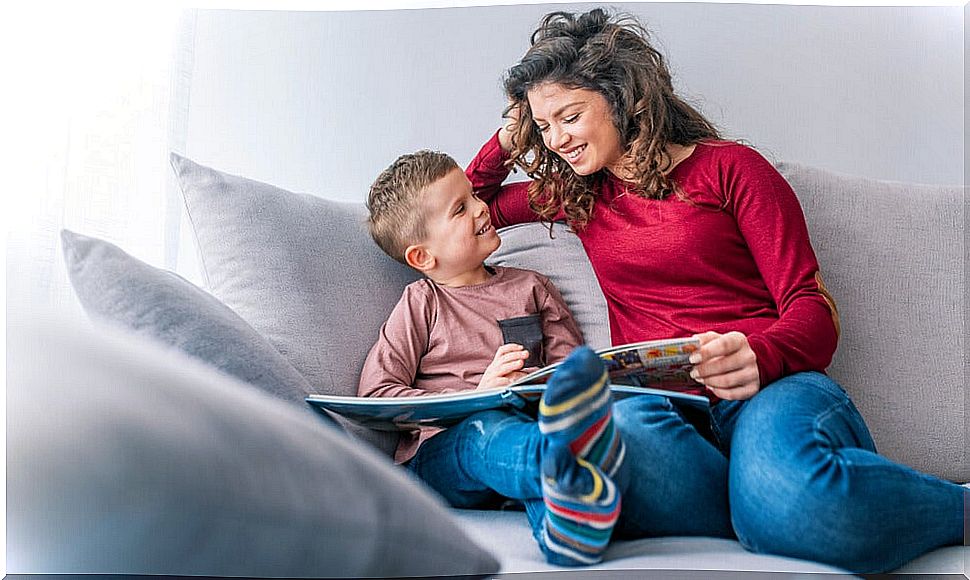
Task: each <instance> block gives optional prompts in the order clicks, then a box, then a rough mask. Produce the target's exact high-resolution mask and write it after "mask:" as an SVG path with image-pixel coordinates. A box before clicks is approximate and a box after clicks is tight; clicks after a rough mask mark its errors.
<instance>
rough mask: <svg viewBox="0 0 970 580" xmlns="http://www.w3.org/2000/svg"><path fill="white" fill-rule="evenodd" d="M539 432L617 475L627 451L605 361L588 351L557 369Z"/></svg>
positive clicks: (579, 350) (544, 400)
mask: <svg viewBox="0 0 970 580" xmlns="http://www.w3.org/2000/svg"><path fill="white" fill-rule="evenodd" d="M539 431H540V432H541V433H542V434H543V435H544V436H545V437H546V439H548V440H549V442H550V443H551V444H552V445H564V446H568V447H569V450H570V452H571V453H572V455H573V456H575V457H578V458H581V459H585V460H587V461H589V462H590V463H592V464H594V465H595V466H597V467H599V468H600V469H601V470H602V471H603V473H605V474H606V475H607V476H609V477H613V476H614V475H616V471H617V469H619V468H620V465H621V464H622V463H623V456H624V455H625V451H626V448H625V447H624V445H623V440H622V439H621V438H620V435H619V433H617V431H616V429H615V428H614V425H613V402H612V395H611V394H610V387H609V380H608V375H607V374H606V368H605V367H604V366H603V361H601V360H600V358H599V356H597V355H596V353H595V352H593V350H592V349H590V348H589V347H586V346H581V347H578V348H576V349H575V350H574V351H573V352H572V353H571V354H570V355H569V357H567V358H566V360H565V361H563V363H562V365H560V366H559V368H558V369H556V372H555V373H553V375H552V377H551V378H550V379H549V383H548V385H547V387H546V392H545V393H544V394H543V396H542V401H541V402H540V403H539Z"/></svg>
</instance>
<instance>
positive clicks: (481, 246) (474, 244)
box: [421, 168, 502, 285]
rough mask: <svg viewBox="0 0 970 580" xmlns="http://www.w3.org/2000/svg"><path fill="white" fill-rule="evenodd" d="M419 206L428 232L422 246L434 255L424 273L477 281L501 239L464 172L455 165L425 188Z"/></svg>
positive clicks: (458, 282)
mask: <svg viewBox="0 0 970 580" xmlns="http://www.w3.org/2000/svg"><path fill="white" fill-rule="evenodd" d="M422 206H423V208H424V219H425V228H426V231H427V234H428V235H427V238H426V239H425V240H424V242H423V243H422V244H421V246H423V247H424V249H425V251H426V252H427V253H428V254H430V255H431V256H432V257H433V258H434V267H433V268H434V269H433V270H432V271H430V272H425V273H426V274H428V275H429V276H430V277H431V278H432V279H433V280H435V281H446V282H450V283H453V284H454V285H464V284H473V283H478V282H480V281H481V280H480V276H481V275H483V274H484V269H483V266H482V262H483V261H484V260H485V258H487V257H488V256H489V255H491V253H492V252H494V251H495V250H497V249H498V247H499V245H500V244H501V243H502V242H501V240H500V239H499V237H498V234H497V233H495V228H494V227H492V221H491V219H490V217H489V213H488V206H486V205H485V203H484V202H483V201H481V200H480V199H478V198H477V197H475V196H474V195H472V184H471V182H470V181H468V178H467V177H465V173H464V172H463V171H462V170H461V169H458V168H455V169H453V170H451V171H449V172H448V173H447V174H446V175H445V176H444V177H442V178H441V179H439V180H438V181H435V182H434V183H432V184H431V185H429V186H428V187H427V188H425V190H424V199H423V200H422Z"/></svg>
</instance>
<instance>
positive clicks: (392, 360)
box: [357, 266, 583, 463]
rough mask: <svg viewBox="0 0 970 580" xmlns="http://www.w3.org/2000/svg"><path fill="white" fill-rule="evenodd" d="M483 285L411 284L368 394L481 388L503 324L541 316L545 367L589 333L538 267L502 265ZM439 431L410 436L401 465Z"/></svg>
mask: <svg viewBox="0 0 970 580" xmlns="http://www.w3.org/2000/svg"><path fill="white" fill-rule="evenodd" d="M493 270H494V272H495V274H494V275H493V276H491V277H490V278H489V279H488V280H486V281H485V282H483V283H481V284H474V285H471V286H462V287H458V288H451V287H446V286H441V285H439V284H436V283H434V282H433V281H431V280H429V279H427V278H425V279H422V280H418V281H417V282H413V283H411V284H409V285H408V286H407V287H406V288H405V289H404V293H403V294H402V296H401V299H400V300H399V301H398V303H397V305H396V306H395V307H394V310H392V311H391V315H390V316H389V317H388V319H387V322H385V323H384V325H383V326H382V327H381V331H380V335H379V336H378V339H377V342H376V343H375V344H374V346H373V347H372V348H371V350H370V353H368V355H367V359H366V360H365V361H364V368H363V371H362V372H361V377H360V383H359V385H358V388H357V394H358V395H359V396H362V397H403V396H424V395H433V394H441V393H454V392H458V391H466V390H469V389H474V388H476V387H477V386H478V383H479V381H481V379H482V375H483V374H484V372H485V369H486V368H487V367H488V365H489V363H491V362H492V359H493V358H494V356H495V351H496V350H498V347H500V346H501V345H502V344H503V339H502V331H501V329H500V328H499V325H498V321H499V320H505V319H508V318H517V317H520V316H526V315H530V314H538V315H539V317H540V321H541V326H542V335H543V351H544V353H545V360H544V361H542V363H543V364H552V363H554V362H559V361H560V360H562V359H564V358H566V356H567V355H568V354H569V353H570V352H571V351H572V349H573V348H575V347H576V346H578V345H580V344H582V343H583V335H582V333H581V332H580V330H579V326H578V325H577V324H576V321H575V319H574V318H573V317H572V314H571V313H570V312H569V309H568V308H567V307H566V303H565V302H564V301H563V298H562V295H561V294H560V293H559V291H558V290H557V289H556V287H555V286H554V285H553V284H552V282H550V281H549V279H548V278H546V277H545V276H543V275H541V274H538V273H536V272H533V271H531V270H522V269H519V268H509V267H501V266H494V267H493ZM440 431H441V429H438V428H435V427H423V428H421V430H420V431H413V432H407V433H403V434H402V435H401V439H400V442H399V443H398V446H397V450H396V452H395V454H394V460H395V462H396V463H404V462H406V461H408V460H409V459H411V458H412V457H414V455H415V453H417V451H418V447H419V446H420V445H421V444H422V443H423V442H424V441H426V440H427V439H428V438H430V437H431V436H433V435H435V434H436V433H438V432H440Z"/></svg>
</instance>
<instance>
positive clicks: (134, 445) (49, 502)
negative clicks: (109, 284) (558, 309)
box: [6, 316, 498, 577]
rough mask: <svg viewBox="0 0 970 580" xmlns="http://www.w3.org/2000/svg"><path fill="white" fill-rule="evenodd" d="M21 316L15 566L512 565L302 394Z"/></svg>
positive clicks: (420, 571) (312, 571)
mask: <svg viewBox="0 0 970 580" xmlns="http://www.w3.org/2000/svg"><path fill="white" fill-rule="evenodd" d="M9 322H10V325H9V327H8V341H7V349H8V350H7V365H8V366H7V411H8V412H7V464H6V466H7V521H6V524H7V563H6V566H7V568H6V569H7V571H8V572H10V573H13V574H27V573H30V574H82V573H85V574H138V575H178V576H235V577H332V576H340V577H389V576H424V575H464V574H472V575H474V574H479V575H485V574H490V573H494V572H496V571H497V568H498V564H497V562H496V561H495V559H494V557H493V556H492V555H490V554H489V553H487V552H486V551H485V550H483V549H482V548H481V547H480V546H479V545H477V544H476V543H475V542H474V541H473V540H472V539H470V538H469V536H468V535H467V534H466V533H465V532H464V531H463V530H462V529H461V527H460V526H459V525H458V524H457V523H456V520H455V519H454V516H453V515H452V514H451V512H450V510H449V509H448V508H446V507H445V506H444V504H442V503H441V501H440V500H439V499H438V498H437V497H436V496H433V495H432V494H431V493H430V492H428V491H426V489H425V488H424V487H423V486H421V485H420V484H419V483H418V482H417V481H416V480H414V479H412V478H411V477H410V476H409V475H408V474H407V473H406V472H405V471H404V470H401V469H396V468H394V467H393V466H392V465H391V464H390V462H388V461H387V459H386V458H384V457H382V456H380V455H379V454H377V453H376V452H374V451H372V450H371V449H370V448H369V447H367V446H366V445H361V444H359V443H357V442H354V441H353V440H352V439H350V438H348V437H345V436H343V435H342V434H341V433H340V432H338V431H337V430H336V429H335V428H333V427H331V426H330V425H328V424H326V423H325V422H322V421H319V420H316V419H315V418H313V417H310V416H308V415H307V414H306V413H304V412H302V411H299V410H296V409H294V408H293V406H292V405H289V404H285V403H283V402H281V401H278V400H275V399H273V398H272V397H270V396H268V395H266V394H264V393H261V392H259V391H257V390H256V389H252V388H251V387H250V386H248V385H246V384H244V383H242V382H240V381H238V380H236V379H234V378H232V377H230V376H228V375H225V374H223V373H220V372H218V371H216V370H215V369H213V368H212V367H210V366H208V365H206V364H204V363H202V362H201V361H198V360H196V359H193V358H191V357H189V356H187V355H185V354H184V353H181V352H179V351H177V350H174V349H168V348H164V347H163V346H161V345H159V344H158V343H157V342H154V341H149V340H147V339H146V338H144V337H140V336H136V335H132V334H130V333H127V332H124V333H123V332H121V331H120V329H118V328H117V327H102V328H97V327H95V328H82V327H80V326H77V323H76V322H75V323H74V325H72V324H71V323H70V322H71V321H65V320H59V319H54V320H44V319H38V317H37V316H34V317H33V318H32V319H30V320H17V319H11V320H10V321H9Z"/></svg>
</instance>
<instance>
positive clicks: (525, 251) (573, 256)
mask: <svg viewBox="0 0 970 580" xmlns="http://www.w3.org/2000/svg"><path fill="white" fill-rule="evenodd" d="M498 233H499V235H500V236H501V237H502V245H501V246H500V247H499V249H498V250H497V251H496V252H495V253H494V254H492V255H491V256H490V257H489V259H488V262H489V263H491V264H496V265H499V266H514V267H516V268H525V269H528V270H535V271H537V272H541V273H542V274H544V275H546V276H548V277H549V279H550V280H551V281H552V283H553V284H555V285H556V288H557V289H558V290H559V293H560V294H562V297H563V300H565V301H566V304H567V305H568V306H569V309H570V311H572V313H573V317H574V318H575V319H576V322H577V323H578V324H579V328H580V330H582V331H583V338H584V339H585V340H586V344H588V345H589V346H591V347H592V348H594V349H599V348H606V347H609V346H612V342H610V321H609V316H608V315H607V309H606V298H605V297H604V296H603V291H602V290H600V286H599V284H598V283H597V281H596V274H594V273H593V267H592V266H591V265H590V263H589V258H588V257H586V250H585V249H584V248H583V243H582V242H580V241H579V238H578V237H577V236H576V234H575V233H573V232H572V231H571V230H570V229H569V228H568V227H567V226H566V224H564V223H561V222H555V223H553V224H552V235H553V237H552V238H550V237H549V228H548V226H546V225H543V224H540V223H532V224H518V225H514V226H509V227H506V228H502V229H501V230H499V232H498Z"/></svg>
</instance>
